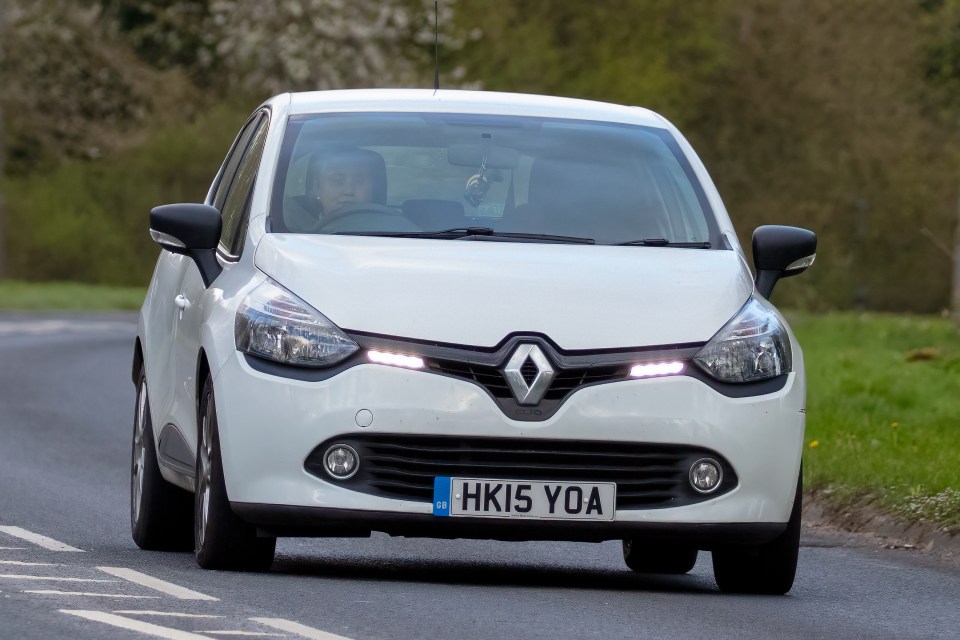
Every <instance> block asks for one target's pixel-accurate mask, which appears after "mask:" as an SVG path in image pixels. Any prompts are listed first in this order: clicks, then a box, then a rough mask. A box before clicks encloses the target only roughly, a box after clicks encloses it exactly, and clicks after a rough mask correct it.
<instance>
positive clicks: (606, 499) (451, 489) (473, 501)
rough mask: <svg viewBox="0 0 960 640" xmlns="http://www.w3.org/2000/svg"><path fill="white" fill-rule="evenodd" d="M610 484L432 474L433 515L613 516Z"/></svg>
mask: <svg viewBox="0 0 960 640" xmlns="http://www.w3.org/2000/svg"><path fill="white" fill-rule="evenodd" d="M616 502H617V485H616V484H615V483H612V482H541V481H536V480H485V479H482V478H450V477H444V476H441V477H437V478H436V479H435V480H434V483H433V515H435V516H442V517H457V516H473V517H482V518H534V519H540V520H613V517H614V512H615V510H616V506H615V505H616Z"/></svg>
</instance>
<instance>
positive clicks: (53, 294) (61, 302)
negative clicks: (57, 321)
mask: <svg viewBox="0 0 960 640" xmlns="http://www.w3.org/2000/svg"><path fill="white" fill-rule="evenodd" d="M146 292H147V290H146V288H145V287H112V286H105V285H91V284H80V283H77V282H43V283H38V282H21V281H17V280H0V309H4V310H19V311H108V310H125V311H132V310H136V309H139V308H140V305H142V304H143V298H144V295H146Z"/></svg>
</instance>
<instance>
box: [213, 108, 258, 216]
mask: <svg viewBox="0 0 960 640" xmlns="http://www.w3.org/2000/svg"><path fill="white" fill-rule="evenodd" d="M258 121H259V119H257V118H254V119H251V120H250V121H249V122H247V124H246V126H245V127H244V128H243V129H242V130H241V131H240V135H238V136H237V139H236V141H235V142H234V143H233V147H231V149H230V152H229V153H228V154H227V158H226V160H224V161H223V171H222V172H221V173H220V177H219V178H218V181H217V186H216V189H215V190H214V192H213V199H212V200H211V202H210V204H211V205H213V206H214V207H216V208H217V210H218V211H222V210H223V202H224V200H226V199H227V192H228V191H230V184H231V183H232V182H233V176H234V175H235V174H236V172H237V165H239V164H240V159H241V158H242V157H243V152H244V151H246V149H247V144H248V143H249V142H250V136H251V135H253V130H254V128H255V127H256V124H257V122H258Z"/></svg>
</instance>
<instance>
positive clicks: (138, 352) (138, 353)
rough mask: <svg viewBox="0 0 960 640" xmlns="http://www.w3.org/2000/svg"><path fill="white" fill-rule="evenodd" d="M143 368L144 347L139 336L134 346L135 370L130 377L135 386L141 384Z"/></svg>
mask: <svg viewBox="0 0 960 640" xmlns="http://www.w3.org/2000/svg"><path fill="white" fill-rule="evenodd" d="M142 368H143V345H142V344H141V343H140V336H137V339H136V342H135V343H134V345H133V370H132V371H131V373H130V377H131V379H132V380H133V386H137V385H138V384H140V369H142Z"/></svg>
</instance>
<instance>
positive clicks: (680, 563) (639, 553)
mask: <svg viewBox="0 0 960 640" xmlns="http://www.w3.org/2000/svg"><path fill="white" fill-rule="evenodd" d="M623 561H624V562H626V563H627V566H628V567H630V568H631V569H633V570H634V571H637V572H639V573H673V574H678V575H679V574H683V573H687V572H688V571H690V570H691V569H693V565H695V564H697V550H696V549H690V548H688V547H664V546H657V545H650V544H647V545H644V544H643V543H642V542H637V541H634V540H624V541H623Z"/></svg>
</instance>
